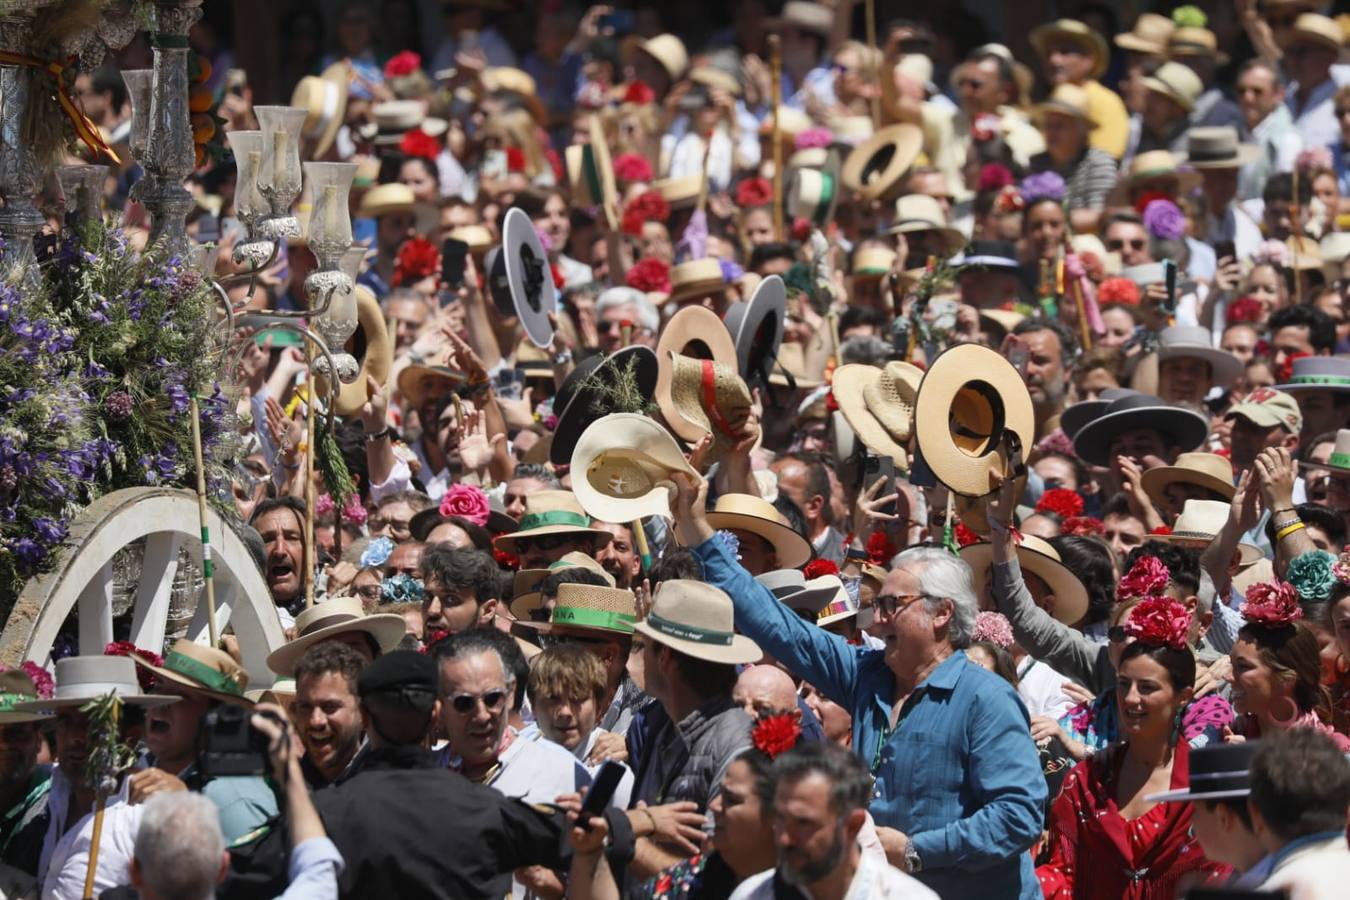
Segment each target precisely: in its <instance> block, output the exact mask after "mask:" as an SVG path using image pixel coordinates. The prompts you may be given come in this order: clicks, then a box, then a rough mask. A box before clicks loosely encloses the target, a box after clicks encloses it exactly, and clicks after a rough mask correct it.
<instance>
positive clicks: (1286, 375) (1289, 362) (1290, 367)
mask: <svg viewBox="0 0 1350 900" xmlns="http://www.w3.org/2000/svg"><path fill="white" fill-rule="evenodd" d="M1305 356H1312V354H1311V353H1304V352H1302V351H1301V350H1300V351H1298V352H1295V353H1290V354H1289V355H1288V356H1286V357H1285V358H1284V363H1283V364H1282V365H1281V366H1280V371H1278V372H1276V373H1275V382H1276V383H1277V384H1286V383H1288V382H1289V380H1290V379H1291V378H1293V377H1294V360H1296V359H1303V358H1304V357H1305Z"/></svg>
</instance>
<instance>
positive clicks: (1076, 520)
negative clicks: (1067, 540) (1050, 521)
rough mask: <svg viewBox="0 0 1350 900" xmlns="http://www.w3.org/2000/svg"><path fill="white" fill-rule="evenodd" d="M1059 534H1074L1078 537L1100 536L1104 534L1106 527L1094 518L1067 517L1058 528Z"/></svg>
mask: <svg viewBox="0 0 1350 900" xmlns="http://www.w3.org/2000/svg"><path fill="white" fill-rule="evenodd" d="M1059 533H1060V534H1076V535H1078V536H1079V537H1092V536H1093V535H1097V536H1099V537H1100V536H1101V535H1103V534H1105V533H1106V526H1105V525H1103V524H1102V520H1101V519H1098V518H1097V517H1096V516H1069V517H1068V518H1067V519H1065V520H1064V521H1063V522H1061V523H1060V526H1059Z"/></svg>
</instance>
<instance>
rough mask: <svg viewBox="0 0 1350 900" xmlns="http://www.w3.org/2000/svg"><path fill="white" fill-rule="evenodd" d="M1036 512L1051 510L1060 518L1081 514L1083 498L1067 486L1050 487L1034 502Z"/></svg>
mask: <svg viewBox="0 0 1350 900" xmlns="http://www.w3.org/2000/svg"><path fill="white" fill-rule="evenodd" d="M1036 512H1038V513H1043V512H1052V513H1054V514H1055V515H1057V516H1059V517H1060V518H1061V519H1067V518H1070V517H1072V516H1081V515H1082V514H1083V498H1082V497H1080V496H1078V492H1077V491H1071V490H1069V489H1068V488H1051V489H1050V490H1048V491H1046V492H1045V493H1044V494H1041V499H1040V500H1039V501H1038V502H1037V503H1036Z"/></svg>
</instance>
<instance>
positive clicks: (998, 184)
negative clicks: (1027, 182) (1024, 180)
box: [975, 163, 1016, 194]
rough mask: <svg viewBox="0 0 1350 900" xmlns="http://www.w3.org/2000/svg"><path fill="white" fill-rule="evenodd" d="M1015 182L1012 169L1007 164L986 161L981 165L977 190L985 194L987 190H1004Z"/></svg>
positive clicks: (976, 185)
mask: <svg viewBox="0 0 1350 900" xmlns="http://www.w3.org/2000/svg"><path fill="white" fill-rule="evenodd" d="M1015 182H1016V179H1014V178H1013V173H1012V170H1011V169H1009V168H1008V167H1007V166H1005V165H1003V164H1002V163H985V164H984V165H982V166H980V178H979V181H977V182H976V184H975V190H976V192H977V193H980V194H983V193H984V192H985V191H997V190H1002V189H1003V188H1005V187H1007V186H1008V185H1010V184H1014V183H1015Z"/></svg>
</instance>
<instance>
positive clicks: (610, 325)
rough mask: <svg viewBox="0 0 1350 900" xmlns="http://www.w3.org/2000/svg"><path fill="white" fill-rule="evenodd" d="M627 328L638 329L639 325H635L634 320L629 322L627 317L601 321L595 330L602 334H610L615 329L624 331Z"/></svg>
mask: <svg viewBox="0 0 1350 900" xmlns="http://www.w3.org/2000/svg"><path fill="white" fill-rule="evenodd" d="M625 328H631V329H633V330H635V331H636V330H637V326H636V325H634V324H633V323H632V322H629V321H628V320H627V319H620V320H619V321H617V322H613V321H611V322H599V323H597V324H596V326H595V330H596V331H598V332H600V333H601V334H609V333H610V332H611V331H615V330H619V331H622V330H623V329H625Z"/></svg>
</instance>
